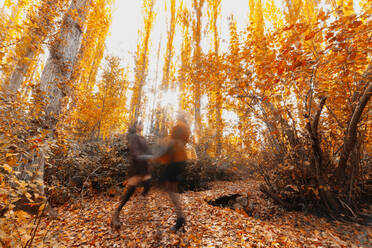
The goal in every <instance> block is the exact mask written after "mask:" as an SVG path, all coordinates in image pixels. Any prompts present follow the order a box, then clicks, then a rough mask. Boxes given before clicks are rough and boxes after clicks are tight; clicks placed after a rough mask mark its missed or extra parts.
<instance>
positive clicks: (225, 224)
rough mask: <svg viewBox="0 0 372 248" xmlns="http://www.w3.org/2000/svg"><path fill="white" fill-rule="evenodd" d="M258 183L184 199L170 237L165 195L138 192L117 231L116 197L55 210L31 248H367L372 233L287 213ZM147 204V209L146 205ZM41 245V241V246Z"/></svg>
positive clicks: (214, 187) (228, 185) (224, 185)
mask: <svg viewBox="0 0 372 248" xmlns="http://www.w3.org/2000/svg"><path fill="white" fill-rule="evenodd" d="M259 183H260V182H259V181H254V180H249V181H235V182H215V183H212V184H211V187H210V189H209V190H206V191H201V192H191V191H190V192H185V193H183V194H182V200H183V202H184V212H185V216H186V221H187V223H186V226H185V230H186V231H185V232H184V233H177V234H174V233H172V232H170V228H171V227H172V225H173V224H174V223H175V214H174V212H173V207H172V205H171V203H170V201H169V200H168V197H167V195H166V194H165V193H163V192H161V191H159V190H157V189H153V190H151V191H150V193H149V195H148V196H147V197H143V196H142V195H141V194H140V191H141V189H140V190H137V192H136V193H135V195H134V196H133V197H132V199H131V200H130V201H129V202H128V203H127V205H126V206H124V208H123V210H122V212H121V215H120V219H121V221H122V223H123V225H122V228H121V229H120V231H119V232H115V231H112V230H111V228H110V224H109V223H110V216H111V212H112V210H113V209H114V207H116V206H117V204H118V197H106V196H103V195H102V196H98V197H96V198H91V199H84V201H83V205H82V206H83V207H81V206H79V204H71V205H69V206H65V207H60V208H58V209H56V210H57V211H58V213H59V217H58V218H57V219H55V220H48V219H44V221H43V223H42V224H41V229H40V230H41V232H40V233H39V234H38V235H37V236H36V240H35V245H38V246H40V247H370V246H369V245H370V244H371V243H372V228H371V227H366V226H360V225H358V224H345V223H340V222H329V221H327V220H326V219H324V218H318V217H316V216H312V215H305V214H304V213H302V212H285V211H284V210H282V209H281V208H279V207H277V206H276V205H274V204H273V203H272V202H271V201H269V200H265V199H263V197H262V195H261V194H260V193H259V191H258V186H259ZM230 194H241V195H244V196H247V197H248V205H249V206H250V209H251V210H252V212H251V214H250V215H251V216H248V215H247V214H246V213H245V212H244V211H235V210H232V209H229V208H223V207H215V206H212V205H210V204H208V202H207V201H208V200H214V199H216V198H218V197H221V196H223V195H230ZM146 203H147V204H146ZM42 240H43V241H42Z"/></svg>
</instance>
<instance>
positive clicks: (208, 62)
mask: <svg viewBox="0 0 372 248" xmlns="http://www.w3.org/2000/svg"><path fill="white" fill-rule="evenodd" d="M163 2H164V3H162V4H166V6H167V8H166V10H167V15H169V17H168V19H167V20H168V22H167V33H166V34H164V35H165V36H166V39H164V40H165V41H163V42H166V46H164V47H165V50H164V57H160V56H159V54H160V51H159V50H160V43H159V49H158V50H157V51H150V49H149V44H151V34H152V28H153V25H154V22H156V17H157V16H156V13H155V12H154V11H153V8H154V4H155V1H154V0H143V1H142V4H143V6H142V16H143V26H142V28H141V29H140V30H139V34H140V36H139V37H140V39H139V40H138V46H137V49H136V51H134V52H135V57H134V61H135V63H134V64H135V66H134V68H128V67H127V66H123V64H124V62H123V61H121V60H120V59H119V57H118V56H117V55H112V54H108V53H107V52H106V51H105V40H106V38H107V35H108V31H109V28H110V24H111V20H112V13H113V9H112V6H113V0H96V1H89V0H18V1H10V0H6V1H5V2H4V3H3V6H1V10H0V15H1V18H0V80H1V82H0V85H1V91H0V101H1V103H0V130H1V132H0V151H1V153H0V184H1V188H0V198H1V201H0V227H1V228H0V243H1V244H2V245H3V246H4V247H15V246H22V247H31V245H32V243H33V239H34V237H35V235H36V233H37V231H38V226H39V223H40V221H41V219H42V218H43V216H44V215H45V213H47V212H52V211H53V210H52V208H51V206H52V207H57V206H60V205H63V204H66V202H72V201H74V200H75V201H76V199H83V198H84V197H86V196H91V195H97V194H99V193H108V194H111V193H112V194H115V192H116V191H118V189H117V187H118V185H121V183H122V182H123V181H124V180H125V171H126V165H127V161H126V152H127V148H126V140H125V132H126V130H127V128H128V126H129V125H130V123H132V122H133V121H134V120H138V119H141V120H143V121H144V122H145V123H146V127H147V129H146V137H147V138H148V140H149V142H150V143H151V144H159V143H161V142H162V140H163V139H164V137H166V135H167V133H168V130H169V127H171V125H172V122H173V121H174V120H173V117H174V112H175V111H176V110H177V109H184V110H186V111H187V112H189V113H190V115H191V116H192V118H191V119H192V130H193V140H194V141H193V143H192V144H190V146H189V150H190V158H191V161H190V166H189V167H188V172H187V180H186V183H185V185H183V186H184V190H185V191H186V190H200V189H203V188H204V189H205V188H207V187H208V182H211V181H219V180H237V179H239V180H249V178H251V177H258V178H261V179H262V184H261V186H260V187H259V189H260V191H261V192H262V193H263V194H262V197H269V198H270V199H272V200H273V201H274V202H276V203H277V204H278V205H280V206H281V207H282V208H284V209H285V210H300V211H309V212H311V213H316V214H318V215H322V216H327V217H328V218H330V219H333V220H341V221H346V222H357V223H362V224H363V223H364V224H365V223H366V221H367V222H368V221H370V220H371V215H370V213H366V212H365V211H363V208H364V207H365V206H366V204H367V205H368V204H370V203H371V202H370V201H371V199H372V197H371V193H372V166H371V160H372V158H371V154H372V131H371V126H372V118H371V114H372V113H371V111H372V108H371V107H372V105H371V102H370V98H371V94H372V82H371V77H372V65H371V47H372V42H371V30H372V25H371V21H372V19H371V14H372V9H371V3H370V1H368V0H361V1H359V3H358V4H359V7H360V11H358V12H356V11H355V10H354V7H353V6H354V3H353V0H343V1H339V0H337V1H336V0H325V1H318V0H314V1H312V0H283V1H282V2H281V5H280V6H278V3H277V1H273V0H268V1H261V0H249V12H248V13H249V23H247V24H246V25H245V26H244V27H237V24H236V21H235V19H234V16H233V15H232V16H230V17H229V19H228V20H227V21H228V24H229V31H230V35H229V37H222V35H221V34H220V32H219V28H218V27H219V23H220V22H223V21H226V20H222V19H220V12H221V0H192V1H175V0H166V1H163ZM123 25H130V23H124V24H123ZM176 30H180V31H181V32H182V43H181V45H180V50H176V49H175V48H174V47H175V46H174V42H175V41H174V35H175V32H176ZM238 30H242V31H238ZM203 37H208V39H209V40H210V47H209V48H208V49H202V47H201V39H202V38H203ZM221 40H225V41H227V42H228V50H227V51H221V49H220V45H221ZM150 53H152V54H155V56H156V54H157V60H158V61H159V60H163V63H162V65H163V68H158V71H157V77H156V80H155V81H149V80H148V78H147V75H148V68H149V56H150ZM158 63H159V62H158ZM130 70H131V71H134V79H133V80H129V79H128V73H129V71H130ZM149 85H151V89H152V91H151V92H148V91H146V92H145V91H144V87H147V86H149ZM167 92H177V94H179V95H180V97H179V102H177V103H176V104H174V105H172V106H170V105H162V104H161V102H159V101H157V100H156V99H161V98H162V97H163V96H164V95H165V94H167ZM202 99H207V100H206V101H207V104H205V106H204V105H203V106H202ZM223 111H230V112H231V113H234V115H236V116H237V119H238V121H237V122H232V121H231V120H230V119H228V118H223ZM153 173H154V178H155V180H156V173H157V171H156V168H155V169H154V171H153ZM119 191H120V189H119ZM113 192H114V193H113ZM33 216H34V217H33ZM35 216H36V217H35ZM30 220H35V221H30Z"/></svg>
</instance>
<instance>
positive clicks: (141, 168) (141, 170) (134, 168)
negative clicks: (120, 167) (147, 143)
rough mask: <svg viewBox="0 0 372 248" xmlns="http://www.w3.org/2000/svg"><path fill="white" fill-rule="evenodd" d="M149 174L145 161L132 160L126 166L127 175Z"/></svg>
mask: <svg viewBox="0 0 372 248" xmlns="http://www.w3.org/2000/svg"><path fill="white" fill-rule="evenodd" d="M146 174H149V169H148V163H147V161H141V160H132V161H130V166H129V168H128V175H127V176H128V177H133V176H143V175H146Z"/></svg>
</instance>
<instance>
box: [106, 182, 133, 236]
mask: <svg viewBox="0 0 372 248" xmlns="http://www.w3.org/2000/svg"><path fill="white" fill-rule="evenodd" d="M135 189H136V186H133V185H129V186H128V188H127V190H126V191H125V193H124V194H123V195H122V196H121V197H120V203H119V206H118V207H117V208H116V209H115V211H114V213H113V215H112V219H111V226H112V227H113V228H114V229H116V230H118V229H120V226H121V223H120V219H119V214H120V211H121V209H122V208H123V207H124V205H125V203H127V201H128V200H129V199H130V197H131V196H132V195H133V193H134V191H135Z"/></svg>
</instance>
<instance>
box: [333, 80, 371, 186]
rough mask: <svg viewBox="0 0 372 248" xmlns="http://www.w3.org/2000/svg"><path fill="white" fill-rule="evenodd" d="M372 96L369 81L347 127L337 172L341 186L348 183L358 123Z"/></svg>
mask: <svg viewBox="0 0 372 248" xmlns="http://www.w3.org/2000/svg"><path fill="white" fill-rule="evenodd" d="M371 95H372V82H371V81H370V80H369V81H368V86H367V87H366V89H365V90H364V93H363V95H362V97H361V98H360V100H359V103H358V105H357V106H356V108H355V110H354V111H353V114H352V117H351V120H350V122H349V124H348V127H347V131H346V135H345V138H344V145H343V149H342V151H341V154H340V160H339V163H338V171H337V180H338V181H339V183H340V184H342V183H347V182H345V179H346V168H347V161H348V159H349V156H350V153H351V151H352V150H353V149H354V146H355V144H356V141H357V128H358V123H359V121H360V119H361V116H362V113H363V110H364V108H365V107H366V105H367V103H368V101H369V99H370V97H371Z"/></svg>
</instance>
